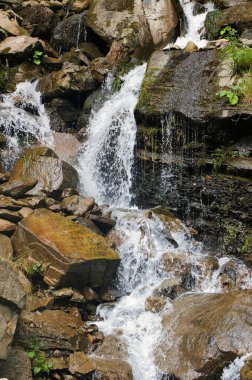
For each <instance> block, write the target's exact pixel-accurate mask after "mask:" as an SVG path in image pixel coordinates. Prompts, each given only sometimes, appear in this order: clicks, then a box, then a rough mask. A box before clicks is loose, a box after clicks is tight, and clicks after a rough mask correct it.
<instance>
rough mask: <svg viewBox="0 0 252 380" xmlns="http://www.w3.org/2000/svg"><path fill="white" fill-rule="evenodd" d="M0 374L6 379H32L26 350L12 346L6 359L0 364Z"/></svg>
mask: <svg viewBox="0 0 252 380" xmlns="http://www.w3.org/2000/svg"><path fill="white" fill-rule="evenodd" d="M0 374H1V377H6V378H7V379H8V380H17V379H18V380H32V369H31V362H30V359H29V358H28V355H27V352H26V351H24V350H23V349H22V348H20V347H13V348H12V349H11V351H10V354H9V355H8V358H7V360H5V361H2V362H1V364H0Z"/></svg>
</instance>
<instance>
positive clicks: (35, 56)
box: [33, 50, 43, 65]
mask: <svg viewBox="0 0 252 380" xmlns="http://www.w3.org/2000/svg"><path fill="white" fill-rule="evenodd" d="M42 55H43V52H42V51H40V50H35V51H34V53H33V63H35V65H41V58H42Z"/></svg>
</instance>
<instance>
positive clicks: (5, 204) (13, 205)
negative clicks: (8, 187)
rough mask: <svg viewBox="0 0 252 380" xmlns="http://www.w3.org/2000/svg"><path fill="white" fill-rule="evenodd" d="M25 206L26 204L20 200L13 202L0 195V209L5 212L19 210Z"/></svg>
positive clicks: (13, 200)
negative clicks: (5, 210)
mask: <svg viewBox="0 0 252 380" xmlns="http://www.w3.org/2000/svg"><path fill="white" fill-rule="evenodd" d="M25 206H27V204H26V203H25V202H23V201H21V200H15V199H13V198H10V197H6V196H4V195H0V208H1V209H4V208H6V209H7V210H14V211H15V210H20V209H21V208H22V207H25Z"/></svg>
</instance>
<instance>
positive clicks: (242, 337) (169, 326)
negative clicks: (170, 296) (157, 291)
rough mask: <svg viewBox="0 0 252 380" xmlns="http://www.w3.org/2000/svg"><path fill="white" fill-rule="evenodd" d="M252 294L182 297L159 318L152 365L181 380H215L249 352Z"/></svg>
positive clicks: (237, 292)
mask: <svg viewBox="0 0 252 380" xmlns="http://www.w3.org/2000/svg"><path fill="white" fill-rule="evenodd" d="M251 304H252V291H251V290H244V291H235V292H230V293H227V294H195V295H186V296H182V297H181V298H179V299H178V300H176V301H174V303H173V307H174V308H173V311H172V312H170V313H167V314H166V315H165V316H164V317H163V322H162V324H163V334H164V335H163V338H162V341H161V343H160V344H159V346H158V348H157V350H156V364H157V365H158V367H159V369H160V370H161V371H162V372H163V373H164V374H168V375H172V374H173V375H174V376H175V377H178V378H179V379H181V380H193V379H199V378H210V376H218V374H220V373H221V371H222V368H223V367H224V366H225V365H226V364H227V363H229V362H230V361H232V360H234V358H235V357H237V356H238V355H244V354H245V353H247V352H250V351H251V350H252V343H251V339H250V336H251V332H252V331H251V320H252V314H251Z"/></svg>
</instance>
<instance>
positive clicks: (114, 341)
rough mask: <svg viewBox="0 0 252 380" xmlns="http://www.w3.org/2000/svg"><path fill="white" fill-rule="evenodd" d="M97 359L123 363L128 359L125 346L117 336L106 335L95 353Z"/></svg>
mask: <svg viewBox="0 0 252 380" xmlns="http://www.w3.org/2000/svg"><path fill="white" fill-rule="evenodd" d="M95 354H96V356H97V357H100V358H104V359H114V360H119V361H124V360H126V359H127V357H128V351H127V344H126V342H125V341H124V340H123V338H122V337H120V336H118V335H108V336H106V337H105V338H104V340H103V342H102V344H101V345H100V346H99V347H98V348H97V350H96V351H95Z"/></svg>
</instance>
